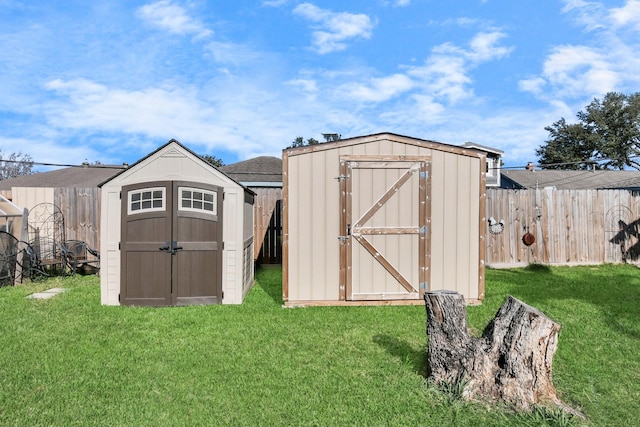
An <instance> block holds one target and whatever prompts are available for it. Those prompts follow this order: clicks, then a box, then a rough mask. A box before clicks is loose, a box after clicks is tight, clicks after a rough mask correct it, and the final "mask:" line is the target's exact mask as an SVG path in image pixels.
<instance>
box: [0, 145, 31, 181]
mask: <svg viewBox="0 0 640 427" xmlns="http://www.w3.org/2000/svg"><path fill="white" fill-rule="evenodd" d="M32 173H34V172H33V159H32V158H31V156H29V155H28V154H22V153H11V154H9V156H8V157H5V156H4V155H3V154H2V152H1V151H0V180H2V179H9V178H15V177H18V176H23V175H31V174H32Z"/></svg>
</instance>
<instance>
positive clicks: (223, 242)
mask: <svg viewBox="0 0 640 427" xmlns="http://www.w3.org/2000/svg"><path fill="white" fill-rule="evenodd" d="M222 250H223V251H224V242H222Z"/></svg>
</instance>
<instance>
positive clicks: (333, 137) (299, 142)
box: [287, 133, 342, 148]
mask: <svg viewBox="0 0 640 427" xmlns="http://www.w3.org/2000/svg"><path fill="white" fill-rule="evenodd" d="M322 137H323V138H324V140H325V142H332V141H338V140H339V139H341V138H342V135H340V134H339V133H323V134H322ZM316 144H320V142H319V141H318V140H317V139H315V138H308V139H307V140H306V141H305V140H304V138H303V137H301V136H299V137H297V138H296V139H294V140H293V142H292V143H291V145H289V146H288V147H287V148H296V147H304V146H306V145H316Z"/></svg>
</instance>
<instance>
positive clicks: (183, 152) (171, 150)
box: [99, 139, 253, 193]
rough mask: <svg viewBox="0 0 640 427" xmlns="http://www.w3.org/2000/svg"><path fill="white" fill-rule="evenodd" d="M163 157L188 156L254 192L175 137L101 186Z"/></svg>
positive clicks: (168, 172) (194, 161)
mask: <svg viewBox="0 0 640 427" xmlns="http://www.w3.org/2000/svg"><path fill="white" fill-rule="evenodd" d="M161 158H165V159H166V158H175V159H184V158H186V159H188V160H189V161H190V162H192V163H193V165H194V167H195V166H199V167H201V168H202V169H203V170H205V171H207V172H208V173H211V174H212V175H215V176H217V177H219V178H221V179H223V180H225V181H228V182H229V183H230V184H233V185H238V186H240V187H242V188H243V189H244V190H245V191H246V192H249V193H253V191H251V190H250V189H248V188H246V187H245V186H243V185H242V184H240V183H239V182H238V181H237V180H235V179H233V178H232V177H230V176H228V175H227V174H225V173H224V172H222V171H221V170H219V169H218V168H216V167H215V166H213V165H212V164H211V163H209V162H207V161H206V160H204V159H203V158H202V157H200V156H199V155H198V154H196V153H195V152H193V151H191V150H190V149H189V148H187V147H186V146H184V145H182V144H181V143H180V142H179V141H177V140H175V139H171V140H170V141H169V142H167V143H166V144H164V145H162V146H161V147H159V148H158V149H156V150H155V151H153V152H152V153H150V154H148V155H146V156H145V157H143V158H142V159H140V160H138V161H137V162H135V163H134V164H132V165H131V166H129V168H127V169H126V170H124V171H121V172H120V173H118V174H117V175H115V176H113V177H111V178H109V179H108V180H106V181H104V182H103V183H101V184H100V185H99V186H100V187H102V186H104V185H106V184H108V183H112V182H117V181H119V180H124V179H127V178H130V177H131V176H132V175H135V174H137V173H140V171H141V170H142V169H144V168H146V167H148V166H149V165H151V164H152V163H154V162H155V161H157V160H158V159H161ZM165 172H166V174H167V176H166V177H167V179H171V176H170V175H171V174H172V173H173V174H176V173H177V172H172V171H165Z"/></svg>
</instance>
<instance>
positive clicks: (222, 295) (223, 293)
mask: <svg viewBox="0 0 640 427" xmlns="http://www.w3.org/2000/svg"><path fill="white" fill-rule="evenodd" d="M222 299H224V291H222Z"/></svg>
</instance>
